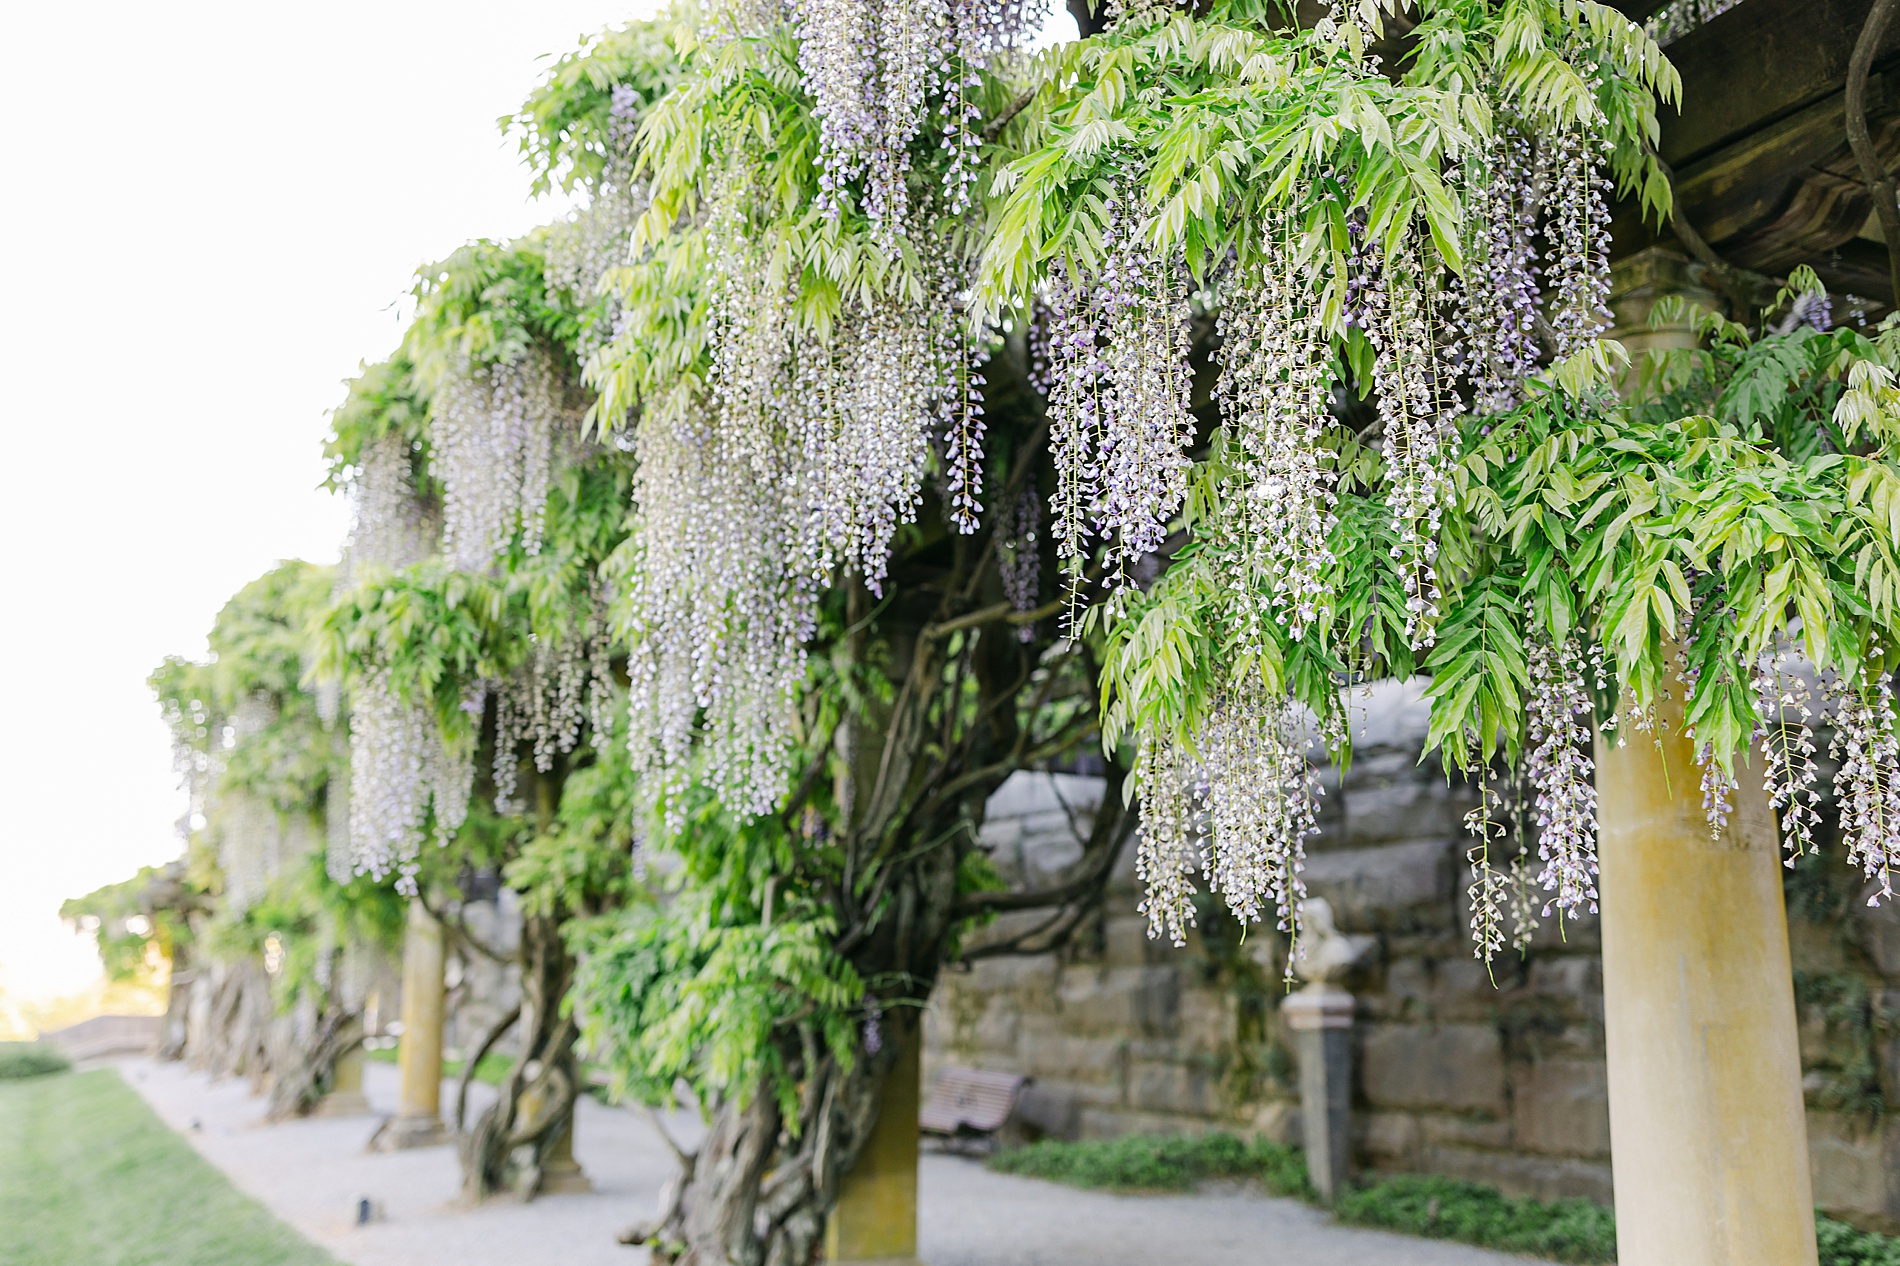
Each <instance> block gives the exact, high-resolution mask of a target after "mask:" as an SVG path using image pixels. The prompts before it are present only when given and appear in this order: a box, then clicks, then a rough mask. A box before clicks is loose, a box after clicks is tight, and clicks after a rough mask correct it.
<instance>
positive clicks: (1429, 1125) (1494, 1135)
mask: <svg viewBox="0 0 1900 1266" xmlns="http://www.w3.org/2000/svg"><path fill="white" fill-rule="evenodd" d="M1418 1132H1419V1139H1420V1141H1421V1142H1422V1143H1423V1144H1424V1145H1425V1146H1426V1147H1427V1148H1432V1147H1447V1146H1449V1147H1481V1148H1486V1149H1497V1150H1502V1149H1504V1148H1508V1147H1509V1146H1510V1145H1511V1124H1510V1122H1508V1121H1487V1120H1484V1119H1482V1118H1480V1117H1464V1116H1449V1115H1446V1114H1444V1113H1439V1112H1432V1113H1425V1114H1422V1115H1420V1117H1419V1118H1418Z"/></svg>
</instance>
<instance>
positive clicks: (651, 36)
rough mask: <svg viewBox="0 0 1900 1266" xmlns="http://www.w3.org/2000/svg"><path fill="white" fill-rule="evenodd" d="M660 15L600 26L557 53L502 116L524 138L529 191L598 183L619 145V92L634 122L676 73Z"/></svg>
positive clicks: (668, 86) (628, 124)
mask: <svg viewBox="0 0 1900 1266" xmlns="http://www.w3.org/2000/svg"><path fill="white" fill-rule="evenodd" d="M679 74H680V71H679V63H678V61H677V60H676V59H675V58H674V56H673V50H672V47H671V46H670V45H669V44H668V43H667V41H666V34H665V30H664V28H663V26H662V24H661V23H660V22H654V21H647V22H629V23H627V24H626V25H624V26H617V27H614V28H612V29H610V30H607V31H603V32H602V33H600V34H599V35H596V36H594V37H592V38H591V39H589V40H587V41H586V43H584V44H583V45H582V46H581V47H580V48H578V49H576V50H575V51H574V52H571V53H567V54H564V55H563V56H561V57H560V58H558V59H556V61H555V62H554V65H553V67H552V68H551V69H550V70H549V71H548V73H547V76H546V78H545V79H543V80H542V82H541V83H540V85H539V86H537V87H536V88H535V90H534V91H533V92H531V93H529V94H528V99H527V101H526V102H524V103H523V105H522V107H521V109H520V110H519V111H517V112H516V113H514V114H512V115H509V116H508V117H506V118H504V119H502V120H501V123H502V126H503V127H505V128H507V129H508V130H509V131H510V132H512V133H513V134H514V135H515V136H516V138H517V140H518V141H519V143H520V147H521V157H522V161H523V162H524V163H525V164H527V167H528V170H529V171H530V172H532V173H533V183H532V191H533V192H534V193H536V194H544V193H547V192H549V191H551V190H553V189H557V188H558V189H564V190H567V191H569V192H572V191H573V190H576V189H597V188H598V187H599V186H600V183H601V180H602V178H603V177H604V176H605V175H606V173H607V170H608V167H609V165H610V163H611V162H612V161H613V160H614V159H615V158H616V157H618V156H619V155H618V154H617V152H616V141H617V139H618V137H617V136H616V127H615V123H616V120H615V118H614V110H615V99H616V96H618V98H619V102H620V106H619V108H620V110H621V111H622V112H623V115H625V117H626V119H627V122H626V124H625V126H626V127H627V128H628V129H629V130H631V128H632V127H633V126H635V123H636V120H637V119H638V116H639V115H641V114H643V113H645V111H646V110H647V108H648V107H650V106H651V105H653V103H654V102H656V101H658V100H659V99H660V98H661V97H663V96H665V95H666V93H667V92H668V91H669V90H670V89H671V88H672V87H673V85H674V84H675V83H676V82H678V80H679Z"/></svg>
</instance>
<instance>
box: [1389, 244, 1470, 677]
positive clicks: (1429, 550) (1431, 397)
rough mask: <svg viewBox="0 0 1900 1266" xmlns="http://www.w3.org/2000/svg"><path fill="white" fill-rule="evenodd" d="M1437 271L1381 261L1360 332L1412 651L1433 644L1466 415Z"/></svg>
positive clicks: (1420, 262)
mask: <svg viewBox="0 0 1900 1266" xmlns="http://www.w3.org/2000/svg"><path fill="white" fill-rule="evenodd" d="M1434 277H1435V272H1434V270H1433V269H1432V268H1431V267H1430V265H1429V264H1428V263H1427V261H1426V257H1425V255H1424V253H1423V251H1422V250H1421V249H1420V248H1419V246H1418V245H1417V244H1416V243H1413V244H1411V245H1410V246H1409V247H1408V249H1406V250H1404V251H1402V252H1401V253H1400V254H1399V255H1398V256H1397V257H1396V258H1387V259H1386V260H1385V261H1384V267H1383V269H1382V270H1381V271H1380V272H1379V274H1378V281H1377V284H1376V288H1373V289H1371V290H1370V291H1369V294H1368V296H1367V302H1368V306H1369V307H1373V308H1374V309H1375V310H1377V311H1378V312H1380V314H1381V316H1382V318H1383V319H1382V320H1381V321H1379V322H1378V323H1377V324H1375V325H1373V326H1371V327H1369V328H1368V330H1367V338H1368V340H1369V341H1370V342H1371V343H1372V345H1373V347H1374V349H1375V352H1376V355H1375V357H1374V360H1373V371H1372V372H1373V379H1374V382H1375V385H1376V387H1377V390H1378V397H1379V401H1378V404H1379V432H1380V453H1381V455H1382V456H1383V457H1384V458H1385V479H1386V504H1387V505H1388V506H1390V507H1391V510H1392V519H1393V523H1394V524H1395V526H1396V527H1397V530H1398V540H1397V541H1396V542H1395V543H1394V544H1393V545H1392V549H1391V552H1392V561H1393V563H1394V564H1395V565H1396V566H1397V569H1398V572H1399V575H1400V578H1401V583H1402V584H1403V586H1404V588H1405V635H1406V637H1407V638H1408V639H1409V640H1410V641H1411V643H1412V645H1413V646H1414V647H1415V648H1417V649H1421V650H1422V649H1424V648H1426V647H1429V646H1430V645H1431V644H1432V642H1433V641H1434V640H1435V636H1436V635H1435V633H1434V632H1433V630H1434V628H1435V626H1436V625H1437V623H1438V617H1439V607H1438V604H1439V601H1440V599H1441V596H1442V595H1441V594H1440V591H1439V587H1438V533H1439V529H1440V527H1441V526H1442V525H1443V522H1444V516H1445V512H1446V511H1447V510H1448V509H1450V507H1451V501H1452V497H1453V493H1454V490H1453V485H1452V467H1453V464H1454V463H1455V462H1456V460H1457V457H1458V428H1457V418H1458V415H1459V413H1460V412H1462V410H1463V405H1462V403H1461V402H1460V401H1459V399H1458V396H1457V393H1456V392H1454V391H1452V390H1450V384H1449V383H1448V382H1447V381H1446V374H1445V367H1444V365H1443V362H1442V361H1441V360H1440V358H1439V356H1438V353H1437V341H1436V334H1437V331H1436V328H1435V322H1434V320H1433V310H1434V306H1435V304H1434V296H1433V288H1434V285H1435V282H1434Z"/></svg>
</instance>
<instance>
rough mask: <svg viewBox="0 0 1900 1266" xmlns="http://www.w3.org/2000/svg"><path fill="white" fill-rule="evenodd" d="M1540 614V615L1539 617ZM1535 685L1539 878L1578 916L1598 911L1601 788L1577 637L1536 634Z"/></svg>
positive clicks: (1530, 719)
mask: <svg viewBox="0 0 1900 1266" xmlns="http://www.w3.org/2000/svg"><path fill="white" fill-rule="evenodd" d="M1533 618H1535V617H1533ZM1525 658H1526V660H1527V662H1528V666H1529V669H1530V688H1529V692H1528V695H1527V697H1526V698H1525V701H1524V712H1525V719H1526V721H1527V723H1528V727H1527V728H1528V729H1529V731H1530V745H1529V746H1530V750H1529V751H1528V753H1527V754H1526V755H1525V758H1524V772H1525V776H1526V778H1528V779H1529V781H1530V784H1531V787H1532V788H1533V789H1534V791H1535V793H1536V799H1535V802H1534V809H1533V814H1532V816H1533V818H1534V819H1535V821H1536V823H1537V855H1538V856H1539V857H1541V858H1542V859H1543V861H1544V867H1543V870H1542V871H1541V872H1540V873H1539V875H1538V877H1537V879H1538V882H1539V883H1541V884H1542V885H1543V887H1544V891H1545V892H1547V893H1551V894H1554V895H1552V897H1551V898H1550V900H1549V901H1548V902H1547V903H1546V904H1545V906H1544V915H1545V917H1546V918H1548V917H1549V915H1550V911H1551V907H1552V906H1555V907H1556V908H1557V909H1558V910H1559V911H1560V912H1563V913H1566V914H1568V915H1569V917H1571V918H1573V919H1574V918H1577V917H1578V907H1580V906H1586V905H1587V906H1588V907H1589V910H1590V913H1591V914H1595V913H1596V912H1597V793H1596V787H1595V786H1594V785H1593V784H1592V782H1591V779H1590V773H1591V770H1592V768H1593V766H1594V762H1593V761H1592V760H1591V759H1590V757H1589V756H1588V755H1586V754H1585V748H1586V747H1587V746H1588V744H1589V742H1590V725H1589V718H1590V716H1591V714H1592V713H1593V712H1594V711H1595V708H1594V705H1593V704H1592V702H1591V698H1590V688H1589V685H1588V683H1587V681H1586V679H1585V677H1584V663H1585V662H1584V657H1583V655H1582V653H1581V651H1580V650H1579V648H1578V646H1577V644H1576V639H1575V638H1574V637H1570V638H1566V639H1564V640H1563V641H1562V642H1554V641H1552V640H1551V639H1550V638H1549V637H1548V636H1540V637H1533V638H1532V639H1531V640H1530V642H1529V643H1528V644H1527V645H1526V647H1525Z"/></svg>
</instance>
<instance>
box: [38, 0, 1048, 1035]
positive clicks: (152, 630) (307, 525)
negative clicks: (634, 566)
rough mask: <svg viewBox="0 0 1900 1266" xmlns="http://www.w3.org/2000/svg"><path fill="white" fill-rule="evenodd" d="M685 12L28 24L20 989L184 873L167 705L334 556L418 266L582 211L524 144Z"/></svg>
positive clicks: (537, 8) (419, 7) (125, 13)
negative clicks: (563, 71) (301, 562)
mask: <svg viewBox="0 0 1900 1266" xmlns="http://www.w3.org/2000/svg"><path fill="white" fill-rule="evenodd" d="M658 2H659V0H513V2H512V3H500V2H497V0H455V2H454V3H449V2H447V0H378V2H377V3H365V2H364V0H335V2H333V3H330V4H326V5H321V6H315V7H312V6H307V5H306V6H278V5H260V4H256V3H245V4H237V3H224V4H212V3H204V2H202V0H199V2H193V0H182V2H181V3H175V4H164V5H154V4H151V3H149V0H139V2H137V3H130V2H124V3H108V4H97V3H92V4H89V3H84V2H83V0H63V2H62V3H57V4H52V3H45V4H25V3H20V4H11V5H7V6H5V8H4V9H3V10H0V117H4V118H6V119H7V120H9V121H10V122H9V124H8V128H7V142H8V144H7V149H6V151H5V154H4V157H0V170H5V171H7V172H8V173H9V178H8V180H7V182H6V189H5V195H4V196H3V197H0V238H3V240H5V241H9V242H11V243H13V247H12V249H13V252H14V254H13V256H12V258H11V259H10V260H9V261H8V264H7V267H6V270H5V274H4V278H5V279H4V281H0V293H4V296H5V299H4V302H0V374H3V375H4V379H3V381H4V384H5V385H4V389H3V390H4V394H0V434H4V436H5V439H6V443H7V446H8V447H7V450H6V457H5V459H4V460H0V541H4V542H5V545H6V547H7V549H8V551H9V552H8V559H7V572H8V574H7V577H6V579H7V582H8V584H7V589H6V591H5V592H6V594H7V601H6V603H5V605H4V606H3V607H0V650H4V657H3V658H0V664H4V665H5V666H6V670H7V678H6V685H5V686H4V687H0V701H3V703H4V707H5V711H6V718H7V723H6V724H5V725H4V727H0V771H4V775H5V778H6V781H7V785H9V786H11V787H12V789H13V790H12V793H11V794H12V796H13V802H12V804H13V807H12V808H11V809H10V810H9V811H8V812H7V813H6V815H5V818H4V823H5V825H4V827H0V996H7V997H10V998H11V999H12V1000H13V1001H15V1002H20V1001H31V1000H35V999H44V998H51V997H58V996H63V995H66V994H70V993H73V992H75V991H77V990H78V989H80V988H82V987H83V986H85V985H86V984H87V983H89V982H90V981H91V980H92V979H93V978H95V977H96V976H97V974H98V970H99V964H98V959H97V956H96V955H95V954H94V952H93V950H92V946H91V942H90V939H89V938H79V937H75V936H74V935H73V934H72V933H71V932H70V931H68V930H67V929H66V928H65V927H64V925H62V924H61V923H60V921H59V918H58V915H57V913H56V912H57V910H58V908H59V904H60V902H61V901H63V900H65V899H66V898H68V897H73V896H78V895H81V894H83V893H86V892H89V891H91V890H92V889H94V888H96V887H98V886H100V885H102V884H106V883H112V882H114V881H117V880H119V879H123V878H126V877H127V876H129V875H131V874H132V873H133V872H134V871H135V870H137V869H138V867H140V866H144V865H152V864H157V863H160V862H164V861H167V860H169V859H171V858H173V857H176V856H177V855H178V853H179V852H180V849H181V844H180V841H179V839H178V837H177V835H176V833H175V827H174V824H175V822H176V820H177V818H178V816H179V814H180V813H182V812H183V810H184V799H183V796H182V793H180V791H179V790H178V786H177V780H176V778H175V776H174V775H173V773H172V769H171V753H170V745H169V742H168V739H167V737H166V733H165V729H164V726H163V724H162V723H161V722H160V720H159V714H158V708H157V706H156V704H154V702H153V700H152V697H151V694H150V692H149V691H148V690H147V689H146V686H145V678H146V676H147V674H148V673H150V672H151V670H152V669H153V668H154V667H155V666H156V665H157V664H158V662H159V661H160V660H161V659H162V658H163V657H164V656H165V655H167V654H184V655H190V656H193V657H198V656H202V655H203V654H204V653H205V636H206V633H207V632H208V631H209V629H210V626H211V620H212V618H213V616H215V615H216V613H217V611H218V608H219V607H220V606H222V605H223V603H224V601H225V599H226V598H228V597H229V596H230V595H231V594H232V593H233V592H234V591H236V590H237V589H238V587H239V586H241V585H243V584H244V583H245V582H246V581H248V580H250V579H252V578H253V577H255V576H257V575H258V574H260V573H261V572H263V571H265V570H266V569H268V568H269V567H271V566H272V565H274V564H275V563H276V562H277V561H278V560H280V559H285V558H306V559H311V560H316V561H325V562H327V561H332V560H334V559H335V557H336V553H337V546H338V544H339V542H340V541H341V539H342V536H343V532H344V528H345V520H346V511H345V507H344V505H343V503H342V501H341V500H340V499H338V498H333V497H331V496H329V495H328V494H326V493H324V492H322V491H320V490H319V488H318V483H319V481H320V480H321V478H322V464H321V451H320V447H321V443H322V439H323V436H324V433H325V430H326V421H325V413H326V411H327V410H328V409H330V408H331V407H333V406H334V405H336V404H337V403H338V402H339V400H340V399H341V397H342V385H341V383H342V380H343V379H344V378H345V377H347V376H349V375H351V374H353V373H354V372H355V370H356V367H357V365H358V362H360V361H362V360H364V359H370V360H375V359H379V358H380V357H382V356H384V355H385V354H387V353H388V352H389V351H390V350H392V349H393V348H394V346H395V343H396V340H397V338H398V336H399V334H400V332H401V329H402V324H403V321H404V319H405V314H406V306H405V303H404V298H405V296H406V293H407V290H408V285H409V278H410V275H411V273H412V272H413V271H414V269H415V268H416V266H417V265H418V264H421V263H423V262H426V261H429V260H434V259H440V258H441V257H443V256H445V255H447V254H448V253H449V252H450V251H451V250H453V249H454V248H455V247H456V246H458V245H460V244H461V243H462V242H464V241H466V240H467V239H469V238H471V237H478V236H486V237H496V238H506V237H512V236H515V235H517V234H519V233H522V232H524V231H526V230H527V229H529V228H531V227H533V226H534V225H536V224H538V223H542V222H544V221H546V220H549V219H551V218H553V217H554V216H555V215H557V214H559V213H560V212H561V211H562V210H564V209H565V207H564V205H561V204H551V203H548V202H543V203H540V204H534V203H530V202H529V201H528V200H527V198H526V196H525V195H526V189H527V178H526V175H525V173H524V171H523V169H522V168H521V167H520V166H519V165H518V164H517V162H516V160H515V155H514V153H513V150H512V148H511V146H510V144H509V143H508V142H507V141H505V140H504V139H503V137H502V136H501V134H500V132H499V130H498V129H497V128H496V126H495V120H496V119H497V118H499V117H500V116H502V115H503V114H506V113H509V112H510V111H512V110H513V109H515V108H516V107H517V106H518V105H519V104H520V102H521V100H522V98H523V97H524V96H525V95H526V93H527V92H528V90H529V89H530V88H531V87H532V86H533V84H534V83H535V82H536V80H537V78H538V70H539V60H538V59H539V58H540V57H541V56H542V55H544V54H549V53H561V52H565V51H567V50H569V49H571V48H573V47H574V46H575V45H576V44H578V42H579V40H580V37H581V36H582V35H584V34H588V33H592V32H594V31H598V30H600V29H602V28H604V27H606V26H609V25H612V24H613V23H616V22H620V21H625V20H627V19H629V18H633V17H641V16H646V15H648V14H651V13H652V12H655V11H656V10H657V8H658ZM1073 35H1074V24H1073V22H1072V21H1071V20H1070V19H1069V17H1068V15H1067V14H1066V13H1065V12H1063V11H1062V9H1061V8H1060V6H1055V13H1054V16H1053V18H1052V20H1051V22H1050V23H1049V26H1048V28H1047V29H1046V30H1045V32H1044V35H1043V39H1044V40H1054V39H1060V38H1064V37H1067V38H1073ZM1039 42H1041V41H1039Z"/></svg>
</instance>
